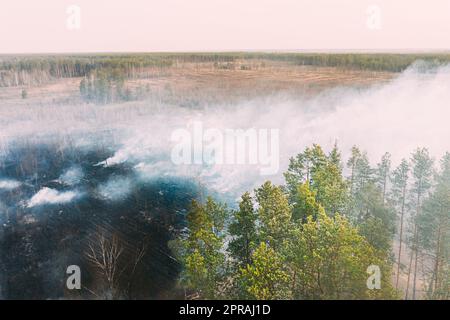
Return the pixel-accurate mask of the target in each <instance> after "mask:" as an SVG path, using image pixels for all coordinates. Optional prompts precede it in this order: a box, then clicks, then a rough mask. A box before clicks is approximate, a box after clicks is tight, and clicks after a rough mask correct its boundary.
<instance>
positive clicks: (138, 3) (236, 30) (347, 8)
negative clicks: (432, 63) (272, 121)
mask: <svg viewBox="0 0 450 320" xmlns="http://www.w3.org/2000/svg"><path fill="white" fill-rule="evenodd" d="M71 5H76V6H78V7H79V8H80V16H79V17H80V19H79V22H80V24H79V27H80V28H79V29H77V26H78V24H77V21H78V19H77V13H76V10H75V11H71V12H69V13H67V8H68V7H69V6H71ZM378 9H379V10H378ZM71 28H72V29H71ZM302 49H305V50H314V49H323V50H325V49H450V0H430V1H423V0H378V1H366V0H72V1H69V0H39V1H35V0H34V1H33V0H1V4H0V53H19V52H93V51H218V50H302Z"/></svg>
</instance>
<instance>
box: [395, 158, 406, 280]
mask: <svg viewBox="0 0 450 320" xmlns="http://www.w3.org/2000/svg"><path fill="white" fill-rule="evenodd" d="M408 174H409V165H408V162H407V161H406V160H405V159H403V160H402V162H401V163H400V165H399V166H398V167H397V168H396V169H395V170H394V172H393V173H392V180H391V182H392V190H391V194H392V196H391V197H392V202H393V203H394V206H395V208H396V209H397V212H400V225H399V246H398V258H397V274H396V280H395V288H398V281H399V277H400V265H401V262H400V261H401V255H402V245H403V225H404V217H405V208H406V196H407V194H406V192H407V187H408Z"/></svg>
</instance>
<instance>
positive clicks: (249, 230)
mask: <svg viewBox="0 0 450 320" xmlns="http://www.w3.org/2000/svg"><path fill="white" fill-rule="evenodd" d="M257 219H258V216H257V214H256V212H255V210H254V209H253V201H252V198H251V196H250V193H248V192H246V193H244V194H243V195H242V197H241V202H240V203H239V210H236V211H235V212H234V217H233V221H232V223H231V224H230V227H229V230H230V235H231V236H232V237H233V238H232V240H231V241H230V244H229V251H230V253H231V256H232V257H233V258H234V259H236V261H237V262H238V264H239V265H247V264H250V263H251V255H252V252H253V249H254V248H255V246H257V244H258V230H257V226H256V222H257Z"/></svg>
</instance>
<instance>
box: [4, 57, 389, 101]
mask: <svg viewBox="0 0 450 320" xmlns="http://www.w3.org/2000/svg"><path fill="white" fill-rule="evenodd" d="M394 76H395V73H390V72H378V71H367V70H366V71H364V70H352V69H349V70H343V69H342V68H334V67H315V66H301V65H293V64H292V63H288V62H278V61H270V60H237V61H234V62H233V63H231V64H230V63H228V64H213V63H209V62H208V63H175V64H174V65H173V66H172V67H166V68H147V69H146V70H145V74H142V75H138V77H137V79H132V80H128V81H127V82H126V86H127V87H129V88H131V89H132V90H135V89H136V88H138V87H142V88H145V92H146V95H147V96H149V97H151V98H154V99H157V100H159V101H161V102H166V103H173V104H178V105H181V106H187V107H191V106H197V105H201V104H204V103H232V102H234V101H237V100H240V99H252V98H258V97H261V96H267V95H270V94H288V95H303V96H305V95H306V96H311V95H314V94H316V93H318V92H320V91H321V90H324V89H327V88H333V87H338V86H356V87H365V86H369V85H371V84H375V83H382V82H385V81H388V80H390V79H392V77H394ZM80 81H81V78H64V79H60V80H55V81H53V82H50V83H46V84H44V85H41V86H35V87H27V88H26V90H27V92H28V97H27V99H22V98H21V92H22V89H23V87H1V88H0V104H1V103H6V102H7V103H14V104H17V105H18V106H20V105H21V104H27V105H30V104H36V103H38V104H46V103H51V104H67V103H71V104H80V103H82V100H81V99H80V94H79V84H80Z"/></svg>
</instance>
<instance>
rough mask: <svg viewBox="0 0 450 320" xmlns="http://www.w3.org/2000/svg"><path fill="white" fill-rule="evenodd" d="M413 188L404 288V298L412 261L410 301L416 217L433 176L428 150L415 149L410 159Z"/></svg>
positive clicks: (415, 255) (415, 257)
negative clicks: (411, 225) (412, 213)
mask: <svg viewBox="0 0 450 320" xmlns="http://www.w3.org/2000/svg"><path fill="white" fill-rule="evenodd" d="M411 167H412V177H413V187H412V190H411V195H412V196H413V198H412V204H413V205H414V206H415V213H414V216H413V239H412V244H411V257H410V267H409V270H408V284H407V287H406V298H407V297H408V293H409V280H410V276H411V268H412V261H413V260H414V273H413V293H412V299H413V300H414V299H415V298H416V284H417V264H418V257H419V254H420V248H419V245H420V244H419V239H420V238H419V233H420V230H419V226H418V224H417V217H418V216H419V215H420V212H421V208H422V200H423V198H424V197H425V196H426V195H427V193H428V191H429V189H430V187H431V179H432V176H433V159H431V157H430V155H429V153H428V150H427V149H425V148H423V149H417V150H416V151H415V152H414V153H413V154H412V158H411Z"/></svg>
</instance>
